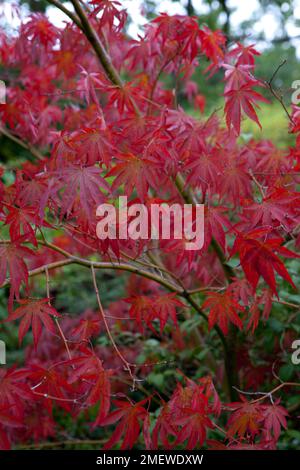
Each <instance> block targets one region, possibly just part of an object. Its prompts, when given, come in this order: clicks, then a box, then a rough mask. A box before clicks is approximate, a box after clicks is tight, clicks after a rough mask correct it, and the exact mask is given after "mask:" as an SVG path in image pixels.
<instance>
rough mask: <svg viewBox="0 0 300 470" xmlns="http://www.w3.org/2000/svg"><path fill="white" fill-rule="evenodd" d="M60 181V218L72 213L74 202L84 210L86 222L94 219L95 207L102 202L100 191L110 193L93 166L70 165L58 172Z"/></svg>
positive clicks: (99, 170)
mask: <svg viewBox="0 0 300 470" xmlns="http://www.w3.org/2000/svg"><path fill="white" fill-rule="evenodd" d="M56 176H57V177H58V178H59V180H60V188H61V189H63V192H62V194H61V210H62V216H63V215H66V214H67V215H68V214H70V212H71V211H72V209H73V207H74V204H75V203H76V201H78V202H79V205H80V207H81V208H82V209H83V210H84V212H85V214H86V217H87V219H88V220H92V219H93V218H95V213H96V207H97V206H98V205H99V204H101V203H102V202H103V201H104V194H103V192H102V191H101V189H103V190H105V191H108V192H110V187H109V185H108V183H107V182H106V181H105V180H104V178H103V177H102V171H101V169H100V168H98V167H95V166H88V167H82V166H80V165H72V166H68V167H66V168H63V169H62V170H60V171H58V172H57V174H56Z"/></svg>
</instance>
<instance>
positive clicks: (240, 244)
mask: <svg viewBox="0 0 300 470" xmlns="http://www.w3.org/2000/svg"><path fill="white" fill-rule="evenodd" d="M269 232H270V229H269V228H267V229H256V230H252V231H250V232H249V233H247V234H246V235H243V234H239V235H238V236H237V238H236V240H235V242H234V245H233V248H232V250H231V256H233V255H234V254H235V253H239V254H240V262H241V266H242V268H243V270H244V272H245V275H246V277H247V279H248V281H249V282H250V284H251V285H252V286H253V289H256V286H257V283H258V280H259V278H260V276H262V277H263V279H264V280H265V281H266V283H267V284H268V285H269V286H270V288H271V289H272V291H273V292H274V294H276V295H277V296H278V294H277V290H276V282H275V275H274V271H276V272H277V273H278V274H279V276H281V277H283V279H285V280H286V281H287V282H289V283H290V284H291V285H292V286H293V287H294V288H296V286H295V284H294V283H293V281H292V279H291V277H290V275H289V273H288V271H287V269H286V268H285V266H284V264H283V262H282V261H281V260H280V259H279V258H278V256H277V255H276V254H275V253H276V252H277V253H279V254H281V255H283V256H286V257H288V258H299V257H300V256H299V255H297V254H296V253H293V252H292V251H290V250H288V249H287V248H285V247H284V246H282V243H283V241H284V240H283V239H282V238H268V234H269Z"/></svg>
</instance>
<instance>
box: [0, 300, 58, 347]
mask: <svg viewBox="0 0 300 470" xmlns="http://www.w3.org/2000/svg"><path fill="white" fill-rule="evenodd" d="M48 302H49V299H47V298H46V299H21V300H19V304H20V306H19V307H18V308H17V309H16V310H15V311H14V312H12V313H11V314H10V315H9V317H8V318H7V320H5V321H7V322H10V321H14V320H19V319H21V323H20V326H19V343H20V344H21V343H22V341H23V338H24V336H25V335H26V333H27V331H28V330H29V328H30V326H31V328H32V334H33V343H34V346H35V348H36V347H37V345H38V342H39V339H40V337H41V333H42V327H43V326H44V327H45V328H46V330H48V331H50V332H51V333H53V334H55V333H56V327H55V324H54V322H53V319H52V317H54V318H58V317H60V314H59V313H58V312H57V311H56V310H55V308H54V307H52V306H51V305H49V304H48Z"/></svg>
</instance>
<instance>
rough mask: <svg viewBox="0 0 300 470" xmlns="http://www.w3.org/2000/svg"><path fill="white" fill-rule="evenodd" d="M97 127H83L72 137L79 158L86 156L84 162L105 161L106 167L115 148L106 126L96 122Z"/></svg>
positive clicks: (90, 163) (89, 163)
mask: <svg viewBox="0 0 300 470" xmlns="http://www.w3.org/2000/svg"><path fill="white" fill-rule="evenodd" d="M98 126H99V128H98V127H97V128H92V127H85V128H83V129H81V131H80V132H79V133H78V134H77V135H76V136H75V137H74V138H73V140H72V142H74V143H75V144H76V145H77V147H78V153H79V154H80V158H82V155H85V156H86V163H87V164H88V165H93V164H95V163H105V165H106V167H107V168H108V167H109V166H110V163H111V159H112V156H113V153H114V152H115V149H114V147H113V145H112V143H111V133H110V131H109V129H108V128H107V127H105V126H104V125H103V124H100V123H98Z"/></svg>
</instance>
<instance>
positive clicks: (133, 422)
mask: <svg viewBox="0 0 300 470" xmlns="http://www.w3.org/2000/svg"><path fill="white" fill-rule="evenodd" d="M148 402H149V398H146V399H145V400H142V401H139V402H138V403H130V402H127V401H121V400H115V401H114V404H115V405H116V406H117V409H116V410H114V411H112V413H110V415H108V416H107V417H106V418H105V419H104V420H103V421H102V422H101V423H99V424H100V425H101V426H109V425H111V424H114V423H116V422H117V421H120V422H119V424H118V425H117V426H116V428H115V431H114V432H113V434H112V436H111V438H110V439H109V441H108V442H107V443H106V444H105V445H104V447H103V448H104V450H107V449H111V448H112V447H113V446H114V445H115V444H116V443H118V442H119V441H120V439H121V436H122V435H124V438H123V442H122V444H121V447H120V449H121V450H125V449H131V448H132V447H133V445H134V444H135V442H136V441H137V439H138V437H139V435H140V431H141V422H143V434H144V438H145V441H147V442H149V441H150V439H149V436H148V435H147V434H148V433H149V421H148V411H147V410H146V409H145V408H144V407H143V405H145V404H146V403H148Z"/></svg>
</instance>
